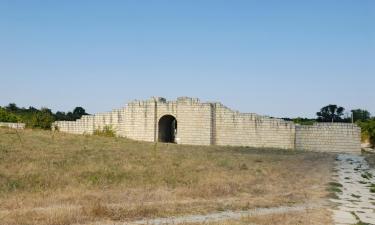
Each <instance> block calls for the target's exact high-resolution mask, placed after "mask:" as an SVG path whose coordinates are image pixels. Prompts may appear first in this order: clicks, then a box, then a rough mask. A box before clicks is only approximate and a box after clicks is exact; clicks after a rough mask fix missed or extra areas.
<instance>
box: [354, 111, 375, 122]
mask: <svg viewBox="0 0 375 225" xmlns="http://www.w3.org/2000/svg"><path fill="white" fill-rule="evenodd" d="M352 113H353V120H354V122H357V121H366V120H369V119H370V118H371V114H370V112H369V111H367V110H364V109H353V110H352Z"/></svg>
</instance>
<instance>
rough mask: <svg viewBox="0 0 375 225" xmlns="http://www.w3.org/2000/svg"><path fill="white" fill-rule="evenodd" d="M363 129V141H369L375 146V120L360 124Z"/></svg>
mask: <svg viewBox="0 0 375 225" xmlns="http://www.w3.org/2000/svg"><path fill="white" fill-rule="evenodd" d="M358 125H359V126H360V127H361V129H362V141H367V140H369V141H370V143H371V144H372V145H375V119H372V120H368V121H364V122H358Z"/></svg>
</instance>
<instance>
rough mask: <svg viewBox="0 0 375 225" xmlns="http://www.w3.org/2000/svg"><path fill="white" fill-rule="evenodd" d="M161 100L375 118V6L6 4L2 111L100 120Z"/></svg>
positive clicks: (208, 1)
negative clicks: (335, 108) (80, 113)
mask: <svg viewBox="0 0 375 225" xmlns="http://www.w3.org/2000/svg"><path fill="white" fill-rule="evenodd" d="M151 96H163V97H166V98H167V99H168V100H174V99H176V98H177V97H179V96H190V97H198V98H200V99H201V101H203V102H206V101H214V102H222V103H223V104H224V105H226V106H228V107H230V108H232V109H234V110H239V111H241V112H253V113H258V114H262V115H269V116H275V117H298V116H300V117H315V113H316V112H317V111H319V109H320V108H322V107H323V106H325V105H327V104H338V105H340V106H343V107H345V108H346V109H348V110H350V109H355V108H363V109H367V110H369V111H370V112H371V113H372V114H373V115H375V1H373V0H368V1H366V0H322V1H319V0H314V1H300V0H298V1H289V0H284V1H279V0H274V1H270V0H258V1H255V0H253V1H252V0H244V1H241V0H231V1H229V0H226V1H224V0H186V1H182V0H181V1H179V0H169V1H167V0H154V1H151V0H150V1H147V0H144V1H142V0H134V1H127V0H123V1H95V0H90V1H88V0H87V1H86V0H80V1H75V0H64V1H49V0H44V1H36V0H27V1H26V0H24V1H18V0H9V1H8V0H0V105H2V106H4V105H7V104H8V103H10V102H14V103H16V104H17V105H19V106H23V107H28V106H30V105H32V106H35V107H48V108H51V109H52V110H53V111H58V110H59V111H68V110H72V109H73V108H74V107H75V106H82V107H84V108H85V109H86V110H87V111H88V112H89V113H97V112H105V111H110V110H112V109H115V108H121V107H123V106H125V104H126V103H127V102H130V101H132V100H134V99H139V100H142V99H148V98H150V97H151Z"/></svg>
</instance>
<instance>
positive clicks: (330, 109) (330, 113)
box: [316, 105, 345, 122]
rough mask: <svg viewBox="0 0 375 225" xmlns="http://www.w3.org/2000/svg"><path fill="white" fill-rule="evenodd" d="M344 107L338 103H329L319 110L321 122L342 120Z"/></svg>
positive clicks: (318, 114)
mask: <svg viewBox="0 0 375 225" xmlns="http://www.w3.org/2000/svg"><path fill="white" fill-rule="evenodd" d="M344 110H345V108H344V107H341V106H339V107H338V106H337V105H327V106H325V107H323V108H321V109H320V112H317V113H316V115H317V116H318V119H317V120H318V121H319V122H340V121H342V120H343V119H342V116H343V115H344Z"/></svg>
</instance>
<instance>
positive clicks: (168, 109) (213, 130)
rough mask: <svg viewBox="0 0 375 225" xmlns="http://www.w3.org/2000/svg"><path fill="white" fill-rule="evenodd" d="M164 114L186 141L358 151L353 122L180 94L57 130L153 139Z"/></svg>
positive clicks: (64, 124)
mask: <svg viewBox="0 0 375 225" xmlns="http://www.w3.org/2000/svg"><path fill="white" fill-rule="evenodd" d="M164 115H172V116H174V117H175V118H176V119H177V134H176V141H177V142H178V143H179V144H189V145H224V146H225V145H230V146H250V147H259V148H282V149H301V150H312V151H347V152H354V151H356V152H358V151H359V150H360V132H361V131H360V128H359V127H357V126H356V125H352V124H339V123H334V124H332V123H319V124H314V125H313V126H300V125H295V124H294V123H293V122H287V121H284V120H282V119H274V118H270V117H266V116H260V115H257V114H253V113H239V112H237V111H233V110H231V109H229V108H227V107H225V106H224V105H222V104H220V103H200V101H199V99H194V98H188V97H181V98H178V99H177V101H166V100H165V99H164V98H152V99H149V100H146V101H133V102H130V103H129V104H128V105H127V106H126V107H124V108H122V109H117V110H113V111H111V112H107V113H98V114H96V115H87V116H83V117H82V118H81V119H79V120H77V121H57V122H55V123H54V124H53V128H54V127H55V126H56V127H58V128H59V130H60V131H61V132H67V133H73V134H92V133H93V132H94V131H95V130H96V129H103V128H104V127H105V126H111V127H112V129H113V130H114V131H115V132H116V135H117V136H121V137H127V138H130V139H134V140H140V141H150V142H153V141H158V133H159V131H158V129H159V126H158V122H159V120H160V118H161V117H162V116H164Z"/></svg>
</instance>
